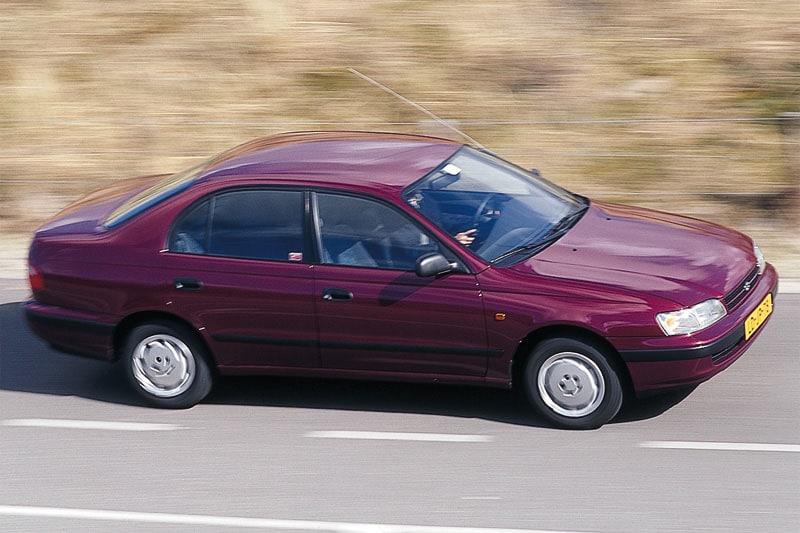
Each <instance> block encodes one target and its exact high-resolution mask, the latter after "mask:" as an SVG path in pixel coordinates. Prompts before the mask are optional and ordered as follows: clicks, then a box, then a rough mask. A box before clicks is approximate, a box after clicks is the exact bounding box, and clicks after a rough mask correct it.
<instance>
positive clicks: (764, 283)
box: [619, 265, 778, 395]
mask: <svg viewBox="0 0 800 533" xmlns="http://www.w3.org/2000/svg"><path fill="white" fill-rule="evenodd" d="M777 292H778V274H777V272H776V271H775V269H774V268H773V267H772V266H771V265H767V268H766V270H765V271H764V274H763V275H762V276H761V277H760V279H759V281H758V283H757V284H756V285H755V286H754V287H753V288H752V290H751V291H750V294H749V296H748V297H747V298H746V299H744V300H743V301H742V302H741V303H740V304H739V305H737V306H736V307H735V308H734V309H732V310H730V311H729V313H728V315H727V316H726V317H725V318H724V319H723V320H722V321H720V323H718V324H716V325H714V326H712V327H710V328H708V330H704V331H702V332H699V333H697V334H695V335H685V336H681V337H662V338H659V339H644V340H639V341H638V344H639V346H636V347H634V346H625V347H623V348H619V354H620V357H621V358H622V360H623V361H624V362H625V365H626V367H627V368H628V372H629V374H630V377H631V381H632V383H633V388H634V390H635V392H636V393H637V395H646V394H647V393H648V392H654V391H657V390H660V389H669V388H676V387H684V386H689V385H695V384H698V383H702V382H703V381H706V380H708V379H710V378H712V377H713V376H715V375H716V374H719V373H720V372H722V371H723V370H725V369H726V368H728V367H729V366H731V365H732V364H733V363H734V362H735V361H736V360H737V359H738V358H739V357H741V355H742V354H744V352H746V351H747V349H748V348H749V347H750V346H751V345H752V344H753V342H755V340H756V338H758V336H759V335H760V334H761V332H763V331H764V327H765V326H766V323H767V322H768V321H769V318H771V315H770V317H768V318H767V320H766V321H765V322H764V323H762V324H761V325H760V326H759V328H758V330H757V331H755V333H753V335H752V336H750V338H748V339H745V321H746V320H747V317H748V316H749V315H750V314H751V313H752V312H753V311H754V310H755V309H756V308H757V307H758V306H759V304H760V303H761V302H762V301H763V300H764V298H765V297H766V296H767V294H772V299H773V302H774V301H775V297H776V295H777ZM627 341H628V344H630V342H629V341H630V340H629V339H628V340H627ZM671 343H675V344H673V345H670V344H671Z"/></svg>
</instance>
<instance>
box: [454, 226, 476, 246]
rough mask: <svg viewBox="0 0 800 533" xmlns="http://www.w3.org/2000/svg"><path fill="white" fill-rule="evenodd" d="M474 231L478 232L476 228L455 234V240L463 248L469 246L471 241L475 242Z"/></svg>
mask: <svg viewBox="0 0 800 533" xmlns="http://www.w3.org/2000/svg"><path fill="white" fill-rule="evenodd" d="M476 231H478V230H477V229H476V228H472V229H468V230H467V231H462V232H461V233H456V236H455V237H456V240H457V241H458V242H460V243H461V244H463V245H464V246H469V245H470V244H472V241H474V240H475V232H476Z"/></svg>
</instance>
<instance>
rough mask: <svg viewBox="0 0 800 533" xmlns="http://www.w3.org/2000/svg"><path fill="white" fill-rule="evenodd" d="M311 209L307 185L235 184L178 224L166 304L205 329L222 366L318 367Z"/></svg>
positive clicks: (167, 258)
mask: <svg viewBox="0 0 800 533" xmlns="http://www.w3.org/2000/svg"><path fill="white" fill-rule="evenodd" d="M305 206H306V202H305V193H304V192H303V191H301V190H281V189H277V190H273V189H261V188H258V189H237V190H232V191H226V192H222V193H218V194H215V195H213V196H210V197H207V198H205V199H204V200H202V201H201V202H199V203H197V204H195V205H193V206H192V207H190V208H188V209H187V210H186V211H185V212H184V213H183V214H182V215H181V216H180V217H179V218H178V220H177V221H176V223H175V225H174V226H173V229H172V231H171V234H170V238H169V244H168V249H169V250H168V251H167V252H166V253H165V254H164V260H165V264H166V266H167V269H168V272H170V278H171V279H169V283H170V287H169V288H168V292H169V301H168V308H169V309H174V312H175V313H176V314H178V315H180V316H183V317H185V318H186V319H187V320H189V321H190V322H191V323H192V324H194V325H195V327H197V328H200V329H201V330H202V333H203V334H204V335H205V336H206V339H207V340H208V342H209V344H210V347H211V349H212V352H213V353H214V357H215V358H216V360H217V363H218V364H219V365H220V366H221V367H230V369H233V368H234V367H239V368H240V369H241V370H243V371H244V370H246V369H247V368H254V369H255V368H258V367H264V366H271V367H316V366H319V354H318V350H317V342H316V341H317V339H316V335H317V333H316V323H315V319H314V302H313V300H312V298H311V294H312V289H313V279H312V272H311V266H310V265H309V264H308V263H307V262H306V258H307V255H305V248H306V239H305V234H304V226H305V224H304V221H305V213H306V210H305Z"/></svg>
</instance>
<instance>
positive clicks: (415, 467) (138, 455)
mask: <svg viewBox="0 0 800 533" xmlns="http://www.w3.org/2000/svg"><path fill="white" fill-rule="evenodd" d="M25 294H26V291H25V290H24V288H22V286H21V283H20V282H2V281H1V280H0V531H3V532H5V531H9V532H10V531H14V532H17V531H36V532H38V531H56V530H58V531H187V532H188V531H209V532H210V531H246V530H251V531H252V530H261V531H335V532H428V533H438V532H444V531H459V529H458V528H476V529H467V530H466V531H484V532H486V533H489V532H492V533H494V532H498V531H504V530H526V531H542V530H544V531H571V532H640V531H670V532H672V531H704V532H709V531H743V532H744V531H747V532H751V531H770V532H773V531H787V532H789V531H791V532H795V531H798V527H800V505H799V504H800V419H799V418H798V415H799V414H800V395H798V393H797V390H798V387H797V385H796V384H795V383H794V380H795V378H796V377H798V376H800V349H798V346H800V328H798V318H800V295H795V294H783V295H780V297H779V298H778V299H777V302H776V311H775V315H774V317H773V319H772V321H771V322H770V323H769V325H768V327H767V330H766V331H765V332H764V333H763V335H762V336H761V337H760V339H759V340H758V342H757V343H756V344H755V345H754V346H753V348H752V349H751V350H750V351H749V352H748V353H747V354H745V356H744V357H743V358H742V359H740V360H739V361H738V362H737V363H736V364H735V365H733V367H731V368H730V369H728V370H727V371H726V372H724V373H722V374H721V375H719V376H717V377H716V378H714V379H712V380H711V381H709V382H707V383H705V384H703V385H701V386H699V387H697V388H696V389H694V390H693V391H687V392H684V393H680V394H672V395H669V396H664V397H658V398H653V399H651V400H648V401H646V402H642V403H639V404H637V405H635V406H628V407H626V408H624V410H623V412H622V413H621V415H620V417H619V418H618V419H617V420H616V421H615V422H613V423H611V424H608V425H606V426H604V427H603V428H601V429H599V430H596V431H588V432H570V431H563V430H555V429H552V428H549V427H547V425H546V424H545V423H544V422H543V421H542V420H540V419H538V418H537V417H536V416H534V415H532V414H530V413H529V411H528V409H527V408H526V406H525V404H524V403H522V402H521V401H520V400H518V399H517V398H516V397H515V396H514V395H513V394H511V393H508V392H504V391H496V390H481V389H470V388H460V387H453V388H446V387H434V386H415V385H386V384H372V383H354V382H337V381H319V380H302V379H275V378H264V379H262V378H258V379H252V378H247V379H239V378H237V379H228V380H225V381H223V382H222V383H221V384H220V386H219V387H218V388H217V389H215V392H213V393H212V395H211V396H210V397H209V398H208V399H207V400H206V401H205V402H204V403H203V404H201V405H199V406H196V407H194V408H192V409H190V410H186V411H163V410H157V409H151V408H147V407H143V406H142V405H141V404H140V402H139V401H138V399H137V398H136V397H135V396H134V395H133V394H132V393H131V392H130V391H129V390H128V389H127V387H126V385H125V383H124V381H123V377H122V372H121V370H120V369H119V368H118V367H115V366H113V365H109V364H106V363H102V362H95V361H91V360H85V359H80V358H75V357H71V356H66V355H61V354H58V353H56V352H54V351H52V350H50V349H49V348H48V347H47V346H45V345H44V344H43V343H41V342H40V341H38V340H37V339H36V338H34V337H33V336H32V335H31V333H29V332H28V330H27V329H26V327H25V324H24V320H23V316H22V313H21V304H20V302H21V301H22V300H23V299H24V298H25Z"/></svg>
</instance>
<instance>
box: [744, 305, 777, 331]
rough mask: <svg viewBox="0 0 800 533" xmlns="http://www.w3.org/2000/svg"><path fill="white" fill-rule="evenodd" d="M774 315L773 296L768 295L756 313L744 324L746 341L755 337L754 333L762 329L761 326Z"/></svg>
mask: <svg viewBox="0 0 800 533" xmlns="http://www.w3.org/2000/svg"><path fill="white" fill-rule="evenodd" d="M771 314H772V294H767V297H766V298H764V299H763V300H762V301H761V303H760V304H758V307H756V309H755V311H753V312H752V313H750V316H748V317H747V320H746V321H745V323H744V340H747V339H749V338H750V337H752V336H753V333H755V332H756V330H757V329H758V328H759V327H761V324H763V323H764V321H765V320H766V319H767V317H769V315H771Z"/></svg>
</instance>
